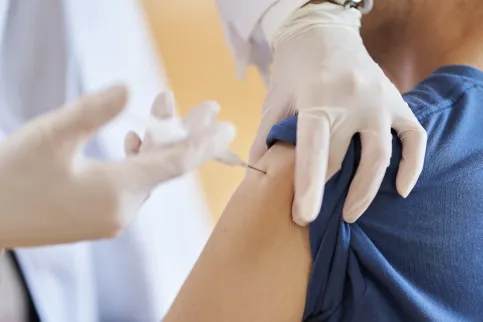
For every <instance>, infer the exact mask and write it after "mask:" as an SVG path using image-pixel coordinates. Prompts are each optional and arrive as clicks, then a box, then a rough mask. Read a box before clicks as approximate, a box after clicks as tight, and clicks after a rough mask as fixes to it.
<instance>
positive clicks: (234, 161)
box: [215, 150, 267, 174]
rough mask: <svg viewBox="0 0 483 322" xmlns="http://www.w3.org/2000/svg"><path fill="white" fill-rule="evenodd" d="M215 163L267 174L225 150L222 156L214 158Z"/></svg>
mask: <svg viewBox="0 0 483 322" xmlns="http://www.w3.org/2000/svg"><path fill="white" fill-rule="evenodd" d="M215 160H216V161H218V162H221V163H223V164H224V165H228V166H234V167H244V168H249V169H252V170H255V171H258V172H261V173H263V174H267V173H266V172H265V171H263V170H260V169H258V168H255V167H254V166H251V165H249V164H248V163H246V162H245V161H243V159H242V158H241V157H240V156H239V155H238V154H236V153H234V152H232V151H230V150H226V151H225V152H224V153H223V155H221V156H219V157H217V158H215Z"/></svg>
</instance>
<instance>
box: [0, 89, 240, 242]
mask: <svg viewBox="0 0 483 322" xmlns="http://www.w3.org/2000/svg"><path fill="white" fill-rule="evenodd" d="M126 100H127V91H126V89H125V88H124V87H113V88H110V89H108V90H105V91H102V92H100V93H98V94H95V95H91V96H88V97H85V98H83V99H81V100H79V101H78V102H76V103H74V104H73V105H71V106H69V107H65V108H62V109H59V110H56V111H55V112H53V113H50V114H47V115H45V116H42V117H40V118H38V119H35V120H34V121H32V122H31V123H29V124H28V125H27V126H26V127H25V128H23V129H22V130H20V131H19V132H17V133H15V134H14V135H12V136H10V137H8V138H7V139H6V140H5V141H4V142H2V143H1V145H0V178H1V179H0V248H12V247H18V246H38V245H46V244H59V243H67V242H75V241H80V240H91V239H98V238H107V237H113V236H115V235H116V234H118V233H119V232H120V231H121V230H122V229H123V228H125V227H126V226H127V225H128V224H129V223H130V221H131V220H132V218H133V217H134V216H135V215H136V213H137V210H138V209H139V207H140V206H141V204H142V203H143V202H144V200H145V199H146V198H147V196H148V195H149V193H150V191H151V190H152V189H153V188H155V187H156V186H157V185H158V184H160V183H162V182H164V181H167V180H169V179H171V178H174V177H177V176H180V175H182V174H184V173H186V172H188V171H191V170H193V169H195V168H196V167H197V166H198V165H200V164H201V163H203V162H204V161H207V160H209V159H211V158H213V156H215V155H217V154H218V153H219V151H220V150H224V149H226V147H227V146H228V144H229V143H230V142H231V141H232V139H233V138H234V136H235V130H234V127H233V126H232V125H231V124H227V123H212V124H210V125H209V126H206V127H203V128H201V129H200V130H199V131H197V132H196V133H190V134H189V135H188V136H187V137H186V138H185V139H184V140H182V141H180V142H178V143H176V144H166V145H164V144H161V145H153V146H151V148H150V150H149V151H146V152H145V153H140V154H138V155H133V156H130V157H128V158H127V159H126V160H124V161H121V162H99V161H94V160H88V159H86V158H84V157H81V156H80V153H79V151H80V148H81V147H82V145H83V143H85V142H86V140H87V139H88V138H89V137H90V136H91V135H92V134H94V133H95V132H96V131H97V130H98V129H99V127H101V126H102V125H104V124H105V123H107V122H108V121H110V120H111V119H113V118H114V117H115V116H116V115H118V114H119V113H120V112H121V111H122V110H123V108H124V105H125V104H126ZM120 139H122V138H120Z"/></svg>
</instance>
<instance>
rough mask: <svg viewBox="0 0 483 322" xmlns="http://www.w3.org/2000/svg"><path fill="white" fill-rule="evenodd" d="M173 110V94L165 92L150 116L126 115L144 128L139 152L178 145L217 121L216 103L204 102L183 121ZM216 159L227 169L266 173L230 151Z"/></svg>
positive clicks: (218, 108)
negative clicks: (239, 168)
mask: <svg viewBox="0 0 483 322" xmlns="http://www.w3.org/2000/svg"><path fill="white" fill-rule="evenodd" d="M175 109H176V104H175V100H174V96H173V94H172V93H171V92H165V93H162V94H161V95H159V96H158V98H157V99H156V101H155V102H154V104H153V108H152V111H151V115H150V116H143V115H138V114H134V113H131V114H130V115H129V116H130V117H134V118H135V119H136V120H137V121H139V122H140V123H142V124H143V126H145V127H146V136H145V140H144V142H143V143H142V144H141V146H140V147H139V152H143V151H147V150H149V149H150V148H152V147H153V146H157V145H167V144H174V143H176V142H181V141H182V140H184V139H185V138H186V137H187V136H188V135H189V134H190V133H191V134H193V133H197V132H199V131H201V130H203V129H204V128H206V127H207V126H209V125H210V124H213V123H214V122H216V117H217V115H218V113H219V111H220V107H219V105H218V104H217V103H215V102H205V103H202V104H200V105H198V106H197V107H195V108H193V109H192V110H191V111H190V112H189V113H188V115H187V116H186V117H185V118H184V119H180V118H178V117H176V116H175V115H174V113H175V112H174V111H175ZM136 137H137V136H136ZM128 138H129V137H128ZM131 140H132V139H131ZM128 141H129V140H128ZM132 141H134V140H132ZM127 144H128V145H129V144H140V142H138V143H136V142H134V143H129V142H127ZM215 160H216V161H218V162H221V163H223V164H225V165H228V166H238V167H244V168H250V169H253V170H256V171H259V172H261V173H264V174H265V173H266V172H265V171H262V170H260V169H257V168H255V167H252V166H250V165H248V164H247V163H246V162H245V161H243V160H242V159H241V158H240V157H239V156H238V155H237V154H235V153H233V152H231V151H229V150H224V151H223V153H220V155H218V156H217V157H216V158H215Z"/></svg>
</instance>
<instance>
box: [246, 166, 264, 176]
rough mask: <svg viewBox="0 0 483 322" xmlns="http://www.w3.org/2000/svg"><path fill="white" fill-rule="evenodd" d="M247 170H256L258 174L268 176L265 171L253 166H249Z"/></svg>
mask: <svg viewBox="0 0 483 322" xmlns="http://www.w3.org/2000/svg"><path fill="white" fill-rule="evenodd" d="M247 168H249V169H252V170H255V171H258V172H261V173H263V174H267V173H266V172H265V171H263V170H260V169H257V168H255V167H254V166H251V165H247Z"/></svg>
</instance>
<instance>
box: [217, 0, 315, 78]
mask: <svg viewBox="0 0 483 322" xmlns="http://www.w3.org/2000/svg"><path fill="white" fill-rule="evenodd" d="M307 2H309V0H245V1H239V0H217V1H216V3H217V5H218V9H219V11H220V15H221V19H222V23H223V27H224V30H225V35H226V38H227V40H228V43H229V45H230V48H231V51H232V53H233V55H234V56H235V59H236V61H237V69H238V75H239V77H243V76H244V73H245V70H246V69H247V67H248V66H251V65H254V66H256V67H257V68H258V69H259V71H260V72H261V74H262V75H263V76H264V78H265V80H266V81H267V80H268V73H269V67H270V64H271V61H272V51H271V42H272V38H273V36H274V33H275V32H276V30H277V29H278V28H279V27H280V25H281V24H282V23H283V21H284V20H285V19H287V17H288V16H290V14H291V13H292V12H293V11H295V10H297V8H300V7H302V6H303V5H304V4H306V3H307Z"/></svg>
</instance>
